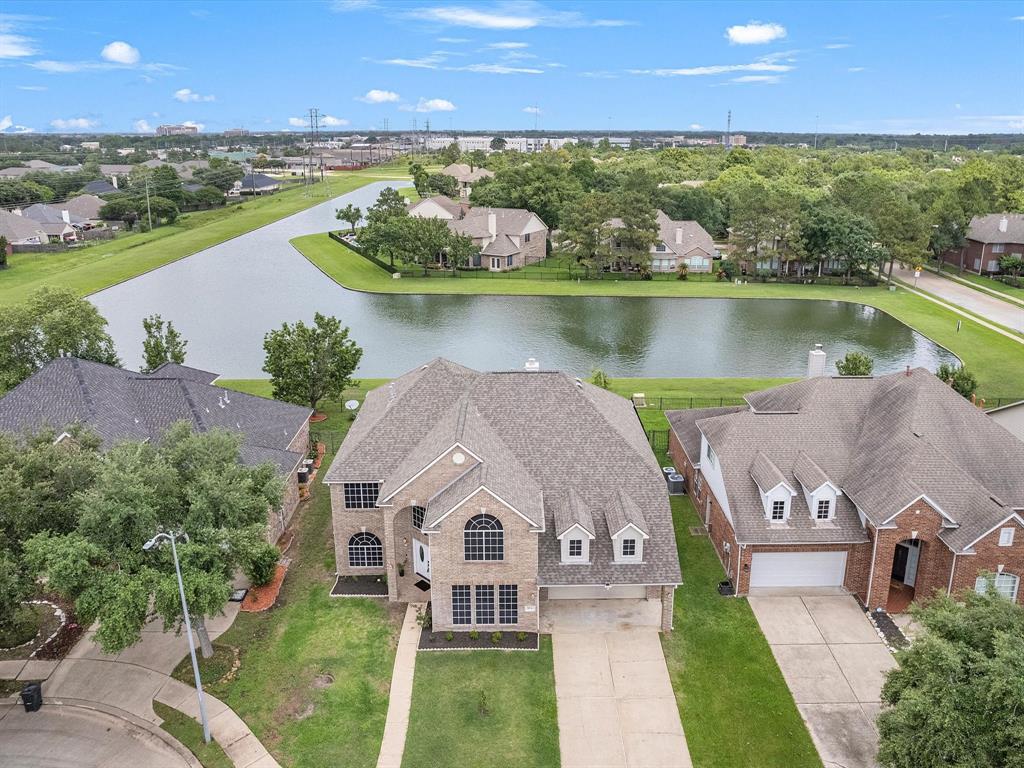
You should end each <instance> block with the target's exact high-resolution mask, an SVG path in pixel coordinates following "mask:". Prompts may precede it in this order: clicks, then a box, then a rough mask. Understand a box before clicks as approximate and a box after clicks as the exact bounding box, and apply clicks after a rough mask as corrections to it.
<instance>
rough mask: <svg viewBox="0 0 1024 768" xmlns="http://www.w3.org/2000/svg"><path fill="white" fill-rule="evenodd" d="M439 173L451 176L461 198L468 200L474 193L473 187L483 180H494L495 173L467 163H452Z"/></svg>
mask: <svg viewBox="0 0 1024 768" xmlns="http://www.w3.org/2000/svg"><path fill="white" fill-rule="evenodd" d="M439 173H442V174H444V175H445V176H451V177H452V178H453V179H455V184H456V186H457V187H458V190H459V197H460V198H461V199H463V200H468V199H469V196H470V195H471V194H472V192H473V185H474V184H475V183H476V182H478V181H480V180H481V179H491V178H494V172H493V171H489V170H487V169H486V168H473V167H472V166H470V165H467V164H466V163H452V164H451V165H446V166H445V167H444V168H442V169H441V170H440V171H439Z"/></svg>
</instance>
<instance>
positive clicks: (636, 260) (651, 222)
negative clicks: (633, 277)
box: [613, 192, 658, 270]
mask: <svg viewBox="0 0 1024 768" xmlns="http://www.w3.org/2000/svg"><path fill="white" fill-rule="evenodd" d="M613 209H614V210H615V211H616V212H617V213H618V214H619V217H618V218H619V219H620V220H621V221H622V226H621V227H616V228H615V230H614V240H615V244H616V246H617V247H616V251H615V255H616V256H617V257H618V258H619V259H621V260H623V261H625V263H626V264H630V265H634V266H637V267H639V268H640V269H641V270H644V269H647V267H648V266H650V262H651V252H650V251H651V246H652V245H654V244H655V243H656V242H657V241H658V224H657V221H656V219H655V213H654V210H653V209H652V208H651V207H650V203H649V201H648V199H647V197H646V196H645V195H644V194H642V193H640V192H630V193H626V194H623V195H621V196H620V197H619V198H618V199H617V200H615V201H614V203H613Z"/></svg>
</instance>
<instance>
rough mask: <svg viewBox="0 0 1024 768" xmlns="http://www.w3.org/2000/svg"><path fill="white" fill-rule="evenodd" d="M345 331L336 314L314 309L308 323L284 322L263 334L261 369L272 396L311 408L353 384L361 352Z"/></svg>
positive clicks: (339, 394)
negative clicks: (267, 381)
mask: <svg viewBox="0 0 1024 768" xmlns="http://www.w3.org/2000/svg"><path fill="white" fill-rule="evenodd" d="M348 334H349V330H348V328H343V327H342V325H341V321H340V320H338V318H336V317H327V316H325V315H321V314H320V313H319V312H317V313H316V314H314V315H313V324H312V325H306V324H305V323H303V322H302V321H301V320H300V321H298V322H297V323H295V324H294V325H289V324H288V323H284V324H283V325H282V326H281V327H280V328H278V329H276V330H273V331H270V332H269V333H268V334H267V335H266V336H264V338H263V349H264V350H265V351H266V361H265V362H264V364H263V370H264V371H266V372H267V373H268V374H270V384H271V387H272V388H273V392H274V397H275V398H277V399H278V400H285V401H287V402H289V403H296V404H298V405H308V406H309V407H310V408H312V409H313V410H314V411H315V410H316V407H317V405H318V404H319V403H320V401H321V400H323V399H324V398H325V397H341V394H342V392H344V391H345V390H346V389H347V388H349V387H351V386H352V385H353V384H354V381H353V379H352V374H353V373H354V372H355V370H356V367H357V366H358V365H359V360H360V359H361V358H362V356H363V350H362V349H360V348H359V346H358V345H357V344H356V343H355V341H353V340H351V339H350V338H349V337H348Z"/></svg>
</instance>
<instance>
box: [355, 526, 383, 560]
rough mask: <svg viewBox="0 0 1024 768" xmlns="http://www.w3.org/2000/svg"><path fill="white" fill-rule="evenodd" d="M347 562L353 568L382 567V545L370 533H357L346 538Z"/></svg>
mask: <svg viewBox="0 0 1024 768" xmlns="http://www.w3.org/2000/svg"><path fill="white" fill-rule="evenodd" d="M348 564H349V565H350V566H352V567H353V568H382V567H383V566H384V547H383V546H381V543H380V539H378V538H377V537H376V536H374V535H373V534H372V533H366V532H365V531H364V532H363V533H357V534H356V535H355V536H353V537H352V538H351V539H349V540H348Z"/></svg>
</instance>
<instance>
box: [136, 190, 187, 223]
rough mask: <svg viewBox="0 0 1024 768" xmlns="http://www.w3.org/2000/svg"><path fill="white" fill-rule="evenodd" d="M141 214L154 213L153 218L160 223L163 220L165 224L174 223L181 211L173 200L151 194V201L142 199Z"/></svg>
mask: <svg viewBox="0 0 1024 768" xmlns="http://www.w3.org/2000/svg"><path fill="white" fill-rule="evenodd" d="M139 214H140V217H141V216H146V217H147V219H146V220H147V222H148V216H149V214H152V216H153V219H154V220H156V221H157V222H158V223H159V222H160V221H163V223H164V224H173V223H174V222H175V220H176V219H177V218H178V216H179V214H180V211H179V210H178V206H177V205H175V204H174V201H173V200H168V199H167V198H166V197H160V196H159V195H157V196H150V198H149V203H148V204H147V203H146V201H145V200H143V201H141V205H140V206H139Z"/></svg>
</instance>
